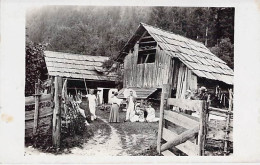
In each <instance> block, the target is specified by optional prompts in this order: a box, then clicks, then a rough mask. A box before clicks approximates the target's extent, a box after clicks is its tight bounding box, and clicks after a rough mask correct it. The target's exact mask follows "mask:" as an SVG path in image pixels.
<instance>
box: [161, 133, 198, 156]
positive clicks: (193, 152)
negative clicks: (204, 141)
mask: <svg viewBox="0 0 260 165" xmlns="http://www.w3.org/2000/svg"><path fill="white" fill-rule="evenodd" d="M177 136H178V134H177V133H175V132H172V131H170V130H168V129H166V128H163V135H162V138H163V139H164V140H166V141H170V140H171V139H173V138H176V137H177ZM175 147H176V148H177V149H179V150H181V151H182V152H184V153H185V154H187V155H188V156H197V155H198V154H199V153H198V145H196V144H194V143H192V142H191V141H189V140H187V141H186V142H184V143H182V144H179V145H177V146H175Z"/></svg>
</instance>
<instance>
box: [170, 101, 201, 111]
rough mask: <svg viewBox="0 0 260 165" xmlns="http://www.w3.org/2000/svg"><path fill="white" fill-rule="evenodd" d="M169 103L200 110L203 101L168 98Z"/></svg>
mask: <svg viewBox="0 0 260 165" xmlns="http://www.w3.org/2000/svg"><path fill="white" fill-rule="evenodd" d="M167 103H168V104H169V105H174V106H177V107H180V108H182V109H187V110H193V111H198V112H199V111H200V110H201V109H202V107H203V101H201V100H187V99H175V98H168V102H167Z"/></svg>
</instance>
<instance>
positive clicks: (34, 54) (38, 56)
mask: <svg viewBox="0 0 260 165" xmlns="http://www.w3.org/2000/svg"><path fill="white" fill-rule="evenodd" d="M45 48H46V44H41V43H39V44H35V43H33V42H32V41H28V40H27V42H26V64H25V65H26V75H25V78H26V80H25V96H29V95H32V94H34V93H35V83H36V82H37V81H38V79H40V80H45V79H46V78H47V76H46V74H47V68H46V63H45V60H44V53H43V51H44V49H45Z"/></svg>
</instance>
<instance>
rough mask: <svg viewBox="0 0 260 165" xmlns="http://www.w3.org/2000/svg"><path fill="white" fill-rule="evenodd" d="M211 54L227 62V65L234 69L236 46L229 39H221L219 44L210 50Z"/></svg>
mask: <svg viewBox="0 0 260 165" xmlns="http://www.w3.org/2000/svg"><path fill="white" fill-rule="evenodd" d="M210 50H211V52H212V53H214V54H215V55H216V56H218V57H219V58H220V59H222V60H223V61H225V62H226V63H227V65H228V66H229V67H230V68H231V69H234V45H233V44H232V43H231V41H230V39H229V38H224V39H221V40H220V42H219V44H217V45H215V46H214V47H212V48H210Z"/></svg>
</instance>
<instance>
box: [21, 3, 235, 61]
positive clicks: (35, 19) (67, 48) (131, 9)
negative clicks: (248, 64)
mask: <svg viewBox="0 0 260 165" xmlns="http://www.w3.org/2000/svg"><path fill="white" fill-rule="evenodd" d="M234 12H235V9H234V8H221V7H220V8H208V7H200V8H199V7H192V8H191V7H136V6H125V7H122V6H113V7H106V6H99V7H89V6H46V7H41V8H37V9H31V10H29V11H28V12H27V17H26V18H27V21H26V27H27V32H28V34H30V35H29V39H30V40H32V41H33V42H35V43H50V44H49V45H48V47H47V49H48V50H53V51H61V52H69V53H77V54H89V55H101V56H109V57H111V59H114V58H115V57H116V56H117V55H118V53H119V52H120V50H121V49H122V48H123V46H124V45H125V43H126V42H127V41H128V40H129V38H130V37H131V36H132V35H133V34H134V32H135V31H136V29H137V27H138V25H139V23H140V22H144V23H147V24H150V25H153V26H157V27H159V28H162V29H164V30H168V31H172V32H174V33H176V34H180V35H183V36H185V37H188V38H191V39H194V40H197V41H200V42H202V43H204V44H206V46H207V47H214V46H215V45H217V44H218V43H219V42H220V40H222V39H224V38H229V39H230V42H231V44H233V43H234ZM231 51H232V50H231ZM230 54H233V52H230ZM218 55H219V54H218ZM223 60H229V59H225V58H224V59H223ZM226 62H228V61H226ZM228 63H229V62H228Z"/></svg>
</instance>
